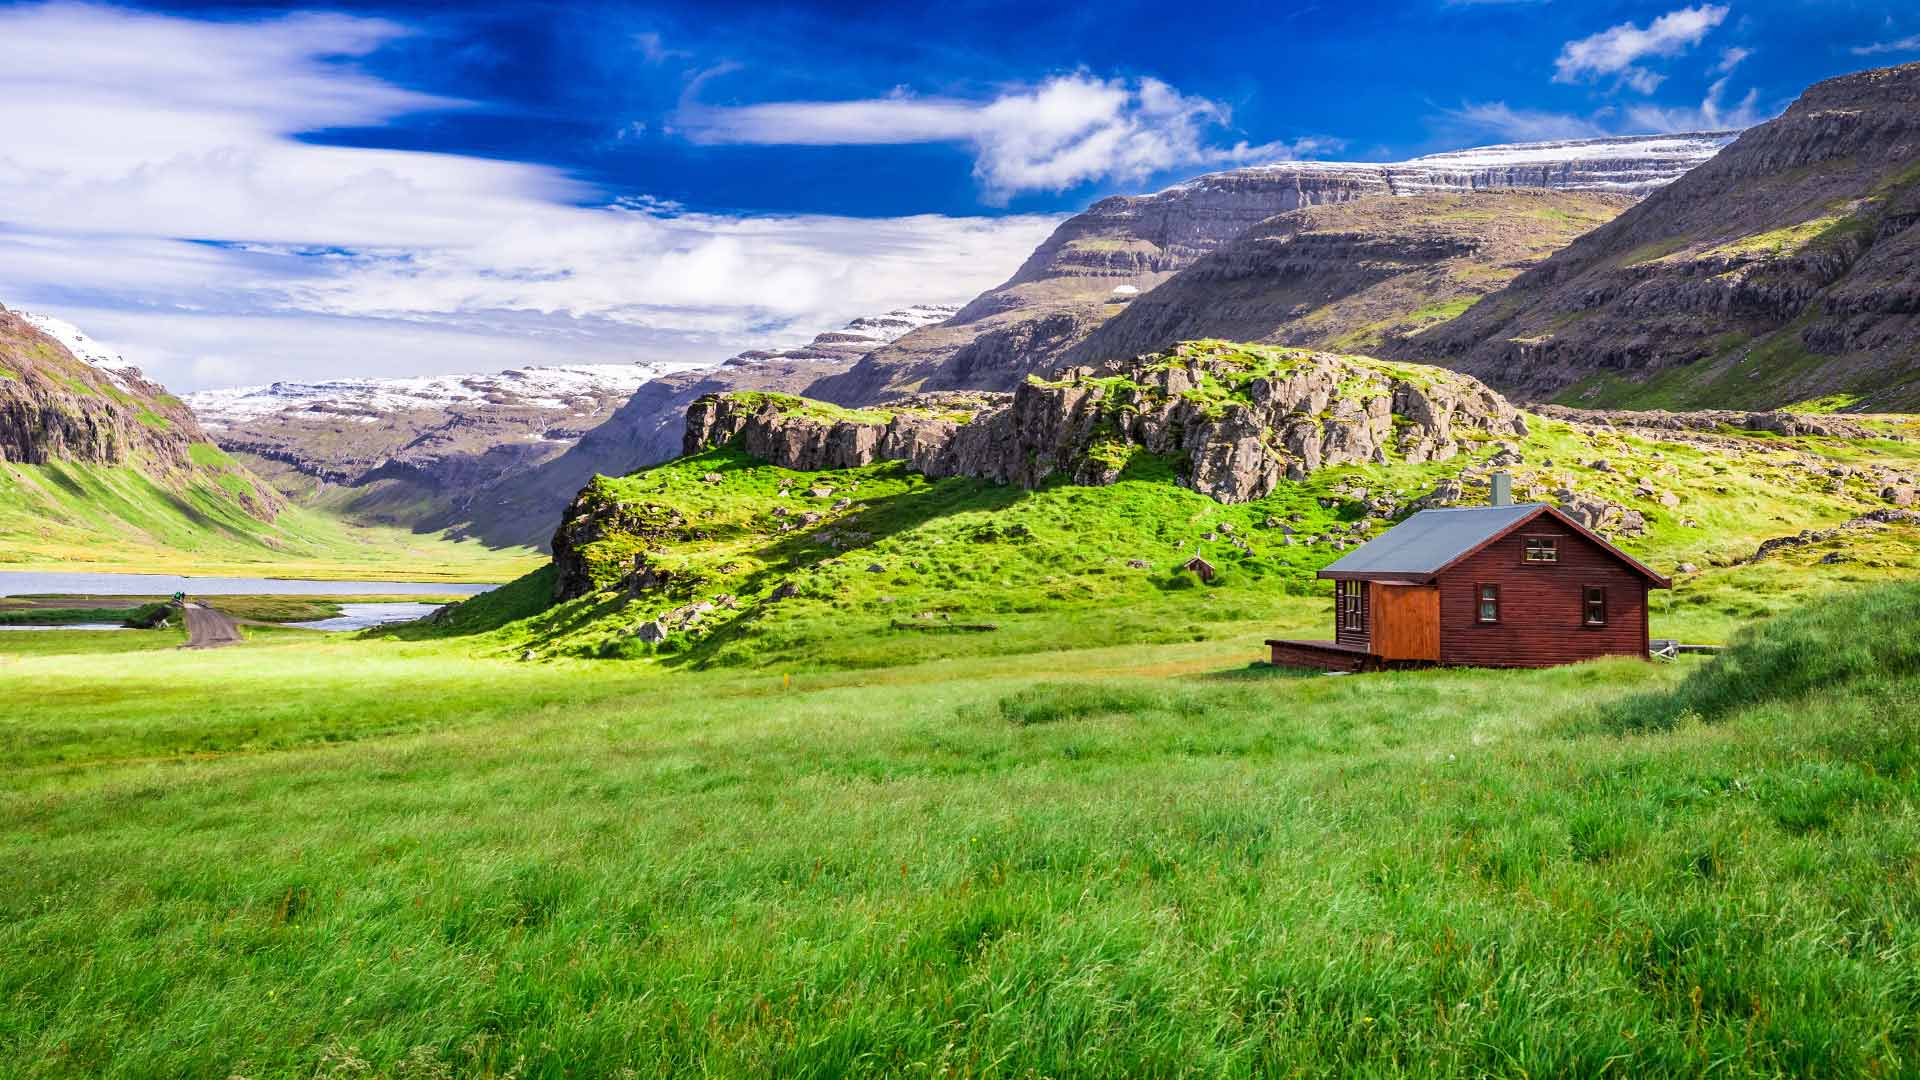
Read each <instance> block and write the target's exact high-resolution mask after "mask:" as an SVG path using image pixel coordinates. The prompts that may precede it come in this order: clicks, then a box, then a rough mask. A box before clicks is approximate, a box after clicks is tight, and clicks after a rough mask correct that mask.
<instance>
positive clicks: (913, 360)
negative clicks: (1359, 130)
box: [807, 133, 1730, 404]
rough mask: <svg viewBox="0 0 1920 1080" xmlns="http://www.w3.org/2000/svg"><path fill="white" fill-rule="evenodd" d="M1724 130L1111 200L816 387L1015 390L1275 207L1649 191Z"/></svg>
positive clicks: (1467, 154)
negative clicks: (948, 314) (997, 278)
mask: <svg viewBox="0 0 1920 1080" xmlns="http://www.w3.org/2000/svg"><path fill="white" fill-rule="evenodd" d="M1729 138H1730V136H1729V135H1726V134H1724V133H1709V134H1705V135H1691V136H1662V137H1654V138H1645V139H1621V140H1592V141H1587V142H1572V143H1558V144H1533V145H1530V146H1524V147H1491V148H1486V149H1483V150H1479V151H1463V152H1461V153H1458V154H1442V155H1435V156H1433V157H1430V158H1420V159H1416V160H1414V161H1410V162H1403V163H1399V164H1393V165H1364V164H1329V163H1315V162H1297V163H1290V164H1285V165H1275V166H1261V167H1256V168H1247V169H1235V170H1231V171H1228V172H1222V173H1213V174H1210V175H1207V176H1202V177H1199V178H1196V179H1194V180H1190V181H1188V182H1186V183H1184V184H1179V185H1176V186H1174V187H1171V188H1168V189H1167V190H1165V191H1161V192H1157V193H1154V194H1151V195H1126V196H1115V197H1112V198H1108V199H1102V200H1101V201H1100V202H1097V203H1095V204H1094V205H1093V206H1091V207H1089V208H1088V209H1087V210H1086V211H1085V212H1083V213H1080V214H1076V215H1074V216H1073V217H1072V218H1069V219H1068V220H1067V221H1065V222H1063V223H1062V224H1061V225H1060V227H1059V228H1058V229H1056V230H1055V231H1054V233H1053V235H1051V236H1049V237H1048V238H1047V240H1046V241H1045V242H1044V243H1042V244H1041V245H1040V247H1039V248H1037V249H1035V251H1034V253H1033V254H1032V255H1031V256H1029V257H1028V259H1027V261H1026V262H1025V263H1024V264H1023V265H1022V266H1021V267H1020V269H1019V270H1018V271H1016V272H1015V273H1014V275H1013V276H1012V277H1011V278H1009V279H1008V280H1007V282H1006V283H1005V284H1003V285H1001V286H999V287H998V288H995V289H992V290H989V291H988V292H986V293H983V294H982V295H981V296H979V297H977V298H976V299H974V300H973V302H971V303H969V304H968V305H967V306H966V307H964V308H962V309H961V310H960V313H959V314H958V315H956V316H955V317H954V318H953V320H952V321H950V322H947V323H944V324H942V325H940V326H936V327H929V328H927V329H924V330H919V331H916V332H914V333H911V334H908V335H907V336H905V337H903V338H901V339H900V340H899V341H896V342H894V343H893V344H891V345H889V346H886V347H884V348H881V349H877V350H875V351H874V352H873V353H871V354H869V355H868V356H867V357H866V358H865V359H863V360H861V361H860V362H859V363H858V364H856V365H855V366H854V367H853V369H852V370H851V371H848V372H845V373H842V374H836V375H832V376H830V377H827V378H823V379H821V380H819V381H818V382H816V383H814V384H813V385H812V386H810V387H809V388H808V389H807V394H808V396H810V397H816V398H820V399H822V400H827V401H836V402H840V403H843V404H863V403H867V402H873V401H881V400H885V399H887V398H889V397H898V396H901V395H903V394H906V393H909V392H914V391H923V390H999V391H1005V390H1011V389H1013V388H1014V387H1015V386H1017V385H1018V384H1019V383H1020V382H1021V380H1023V379H1025V378H1026V377H1027V376H1028V375H1030V374H1036V373H1037V374H1043V375H1044V374H1049V373H1051V372H1053V371H1057V370H1059V369H1060V368H1061V367H1062V366H1063V365H1067V364H1071V363H1074V362H1076V360H1077V358H1078V357H1080V356H1081V355H1083V354H1080V353H1077V352H1075V349H1076V347H1077V346H1079V345H1080V343H1081V342H1082V341H1083V340H1085V339H1086V338H1087V337H1088V336H1089V335H1090V334H1092V333H1093V332H1094V331H1095V330H1096V329H1097V328H1098V327H1100V326H1101V324H1103V323H1105V322H1106V321H1107V320H1108V319H1111V318H1113V317H1114V316H1116V315H1118V314H1119V313H1120V312H1121V311H1123V310H1125V306H1126V300H1127V299H1128V297H1127V295H1125V294H1117V293H1116V292H1115V291H1114V290H1115V289H1116V288H1125V289H1131V290H1134V291H1135V292H1136V293H1148V292H1149V291H1150V290H1153V289H1154V288H1155V287H1156V286H1159V285H1161V284H1162V283H1163V282H1165V281H1167V280H1168V279H1169V278H1170V277H1171V276H1172V275H1173V274H1175V273H1176V272H1178V271H1181V270H1184V269H1186V268H1187V267H1189V266H1192V265H1194V264H1195V262H1196V261H1198V260H1199V259H1201V258H1202V257H1204V256H1206V255H1208V254H1209V253H1211V252H1213V251H1216V250H1218V249H1220V248H1221V247H1223V246H1224V245H1226V244H1227V243H1228V242H1230V241H1232V240H1234V239H1235V238H1236V237H1239V236H1240V235H1242V234H1243V233H1245V232H1246V231H1247V230H1248V229H1250V228H1252V227H1253V226H1255V225H1257V224H1259V223H1260V222H1263V221H1266V220H1267V219H1269V218H1271V217H1273V216H1274V215H1276V214H1283V213H1287V212H1289V211H1294V210H1300V209H1303V208H1309V207H1327V206H1332V205H1337V204H1342V203H1350V202H1355V201H1359V200H1371V199H1380V198H1384V197H1387V196H1393V195H1409V194H1432V193H1455V194H1458V193H1461V192H1469V191H1486V190H1497V189H1507V188H1540V189H1552V190H1564V191H1587V192H1601V193H1613V194H1626V195H1639V194H1643V193H1645V192H1647V191H1651V190H1653V189H1654V188H1656V187H1658V186H1659V185H1661V184H1665V183H1668V182H1670V181H1671V180H1673V179H1674V178H1675V177H1677V176H1679V175H1681V174H1682V173H1684V172H1685V171H1686V170H1687V169H1689V168H1692V167H1693V166H1695V165H1698V164H1699V163H1700V162H1702V161H1705V160H1707V159H1708V158H1709V157H1710V156H1711V155H1712V154H1713V153H1714V152H1715V151H1716V150H1717V149H1718V148H1719V147H1720V146H1722V145H1724V144H1725V142H1726V141H1728V139H1729Z"/></svg>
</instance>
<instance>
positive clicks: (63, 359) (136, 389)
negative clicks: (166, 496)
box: [0, 307, 284, 521]
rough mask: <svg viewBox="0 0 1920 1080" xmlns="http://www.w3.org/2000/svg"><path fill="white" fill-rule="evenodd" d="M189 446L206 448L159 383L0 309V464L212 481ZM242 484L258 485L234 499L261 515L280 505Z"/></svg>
mask: <svg viewBox="0 0 1920 1080" xmlns="http://www.w3.org/2000/svg"><path fill="white" fill-rule="evenodd" d="M195 444H203V445H205V446H206V447H207V448H208V449H212V440H210V439H209V438H208V437H207V435H206V433H205V432H204V431H202V430H201V429H200V425H199V424H198V423H197V422H196V421H195V420H194V417H193V413H192V412H190V411H189V410H188V409H187V407H186V406H185V405H183V404H182V403H181V402H180V400H179V399H178V398H175V397H173V396H172V395H170V394H168V393H167V392H166V390H165V389H164V388H162V387H160V386H158V385H156V384H154V383H150V382H148V381H146V380H145V379H144V378H141V377H140V376H139V375H138V374H137V373H135V372H133V371H131V369H126V370H120V371H115V372H111V373H109V372H107V371H104V370H102V369H100V368H97V367H95V366H93V365H92V364H88V363H87V362H85V361H83V360H80V359H79V358H77V357H75V356H74V355H73V354H72V353H71V352H69V351H68V350H67V348H66V346H64V345H62V344H60V342H58V341H56V340H54V339H53V338H52V337H49V336H48V335H46V334H44V333H42V332H41V331H40V330H39V329H37V328H36V327H34V326H33V325H32V324H31V323H29V322H27V321H26V320H25V319H24V318H22V317H21V316H20V315H19V314H17V313H15V312H12V311H9V310H7V309H6V308H4V307H0V462H18V463H20V464H23V465H46V464H50V463H55V462H76V463H80V464H87V465H105V466H124V467H128V468H133V469H137V470H139V471H141V472H143V473H145V474H147V475H148V476H150V477H152V478H153V479H154V480H155V481H156V482H158V483H161V484H163V485H165V486H178V485H181V484H184V483H186V482H188V481H189V480H192V479H196V478H199V479H212V478H211V477H207V476H203V475H202V474H204V473H206V472H207V470H208V467H206V466H202V465H200V464H198V463H196V462H195V461H194V454H193V451H192V450H191V447H193V446H194V445H195ZM221 468H222V469H225V468H226V466H224V465H222V466H221ZM234 471H236V472H238V470H237V469H235V470H234ZM215 483H216V485H217V480H215ZM237 486H239V485H236V487H237ZM244 486H245V487H247V488H251V489H255V490H250V491H248V492H246V493H244V494H239V495H236V499H237V501H238V502H240V503H241V504H242V506H243V507H244V508H245V509H246V510H247V512H248V513H250V514H252V515H253V516H255V517H258V518H260V519H261V520H265V521H271V520H272V519H273V517H274V515H275V514H276V513H277V512H278V511H279V510H280V508H281V507H282V506H283V505H284V503H283V502H282V501H281V500H280V499H279V498H278V497H277V496H275V495H274V494H273V493H272V491H271V489H267V488H265V486H264V485H258V484H251V483H249V484H247V485H244Z"/></svg>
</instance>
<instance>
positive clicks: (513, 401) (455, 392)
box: [186, 364, 684, 431]
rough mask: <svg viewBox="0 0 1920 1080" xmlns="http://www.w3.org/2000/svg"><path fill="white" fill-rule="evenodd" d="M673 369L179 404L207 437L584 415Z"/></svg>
mask: <svg viewBox="0 0 1920 1080" xmlns="http://www.w3.org/2000/svg"><path fill="white" fill-rule="evenodd" d="M678 366H684V365H678ZM676 369H677V366H676V365H666V364H582V365H576V366H562V367H528V368H514V369H512V370H510V371H501V372H496V373H492V374H485V375H424V376H419V377H415V378H401V379H328V380H325V381H323V382H311V383H302V382H277V383H273V384H272V385H269V386H239V387H231V388H227V389H221V390H201V391H197V392H195V393H191V394H188V395H186V401H187V404H188V405H190V406H192V408H193V411H194V414H195V415H196V416H198V417H199V418H200V423H201V424H202V425H203V426H205V427H206V428H207V429H208V430H209V431H220V430H224V429H227V428H231V427H234V426H235V425H238V424H244V423H246V422H248V421H250V420H257V419H259V418H261V417H265V416H273V415H276V414H280V413H287V414H290V415H289V418H290V419H292V418H298V417H299V416H301V415H304V416H305V417H307V418H308V419H319V420H333V419H346V420H352V421H356V422H359V423H369V424H371V423H377V422H379V421H380V419H381V418H382V417H384V416H387V415H388V414H391V413H404V412H416V411H419V410H423V409H437V410H443V409H447V408H450V407H453V406H456V405H462V406H468V407H472V408H523V409H543V410H556V411H570V412H579V411H586V412H591V411H594V410H596V409H598V408H600V407H601V406H602V405H603V404H604V402H605V401H606V400H607V399H608V398H612V397H619V398H624V397H626V396H627V395H629V394H631V393H633V392H634V391H635V390H636V389H638V388H639V387H640V386H641V384H643V383H645V382H647V381H648V380H650V379H655V378H658V377H660V376H661V375H663V374H665V373H667V372H669V371H673V370H676Z"/></svg>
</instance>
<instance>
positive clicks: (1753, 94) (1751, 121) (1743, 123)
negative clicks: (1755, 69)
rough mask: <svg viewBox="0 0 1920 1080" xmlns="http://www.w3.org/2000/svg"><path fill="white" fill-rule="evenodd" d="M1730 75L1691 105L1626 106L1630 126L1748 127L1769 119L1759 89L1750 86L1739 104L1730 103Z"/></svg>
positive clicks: (1667, 128) (1658, 128) (1654, 128)
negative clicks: (1728, 102) (1761, 104)
mask: <svg viewBox="0 0 1920 1080" xmlns="http://www.w3.org/2000/svg"><path fill="white" fill-rule="evenodd" d="M1726 93H1727V78H1726V77H1725V76H1722V77H1721V78H1719V79H1716V80H1715V81H1714V83H1713V85H1712V86H1709V87H1708V88H1707V96H1706V98H1705V99H1704V100H1702V101H1701V102H1700V104H1699V105H1697V106H1693V107H1691V108H1670V107H1666V106H1660V105H1635V106H1633V107H1632V108H1630V109H1628V110H1627V126H1628V127H1629V128H1631V129H1633V130H1638V131H1660V132H1668V131H1723V130H1732V129H1735V128H1748V127H1752V126H1753V125H1755V124H1757V123H1759V122H1760V121H1762V120H1764V119H1766V117H1765V116H1762V115H1761V113H1760V91H1759V90H1757V89H1755V90H1748V91H1747V92H1746V95H1745V96H1744V97H1742V98H1741V99H1740V101H1739V103H1738V104H1735V105H1731V106H1730V105H1727V104H1726V102H1725V98H1726Z"/></svg>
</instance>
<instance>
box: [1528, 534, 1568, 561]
mask: <svg viewBox="0 0 1920 1080" xmlns="http://www.w3.org/2000/svg"><path fill="white" fill-rule="evenodd" d="M1520 561H1521V562H1529V563H1557V562H1559V561H1560V538H1559V537H1557V536H1529V537H1527V538H1526V546H1525V547H1524V548H1522V549H1521V552H1520Z"/></svg>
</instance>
